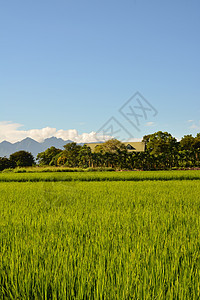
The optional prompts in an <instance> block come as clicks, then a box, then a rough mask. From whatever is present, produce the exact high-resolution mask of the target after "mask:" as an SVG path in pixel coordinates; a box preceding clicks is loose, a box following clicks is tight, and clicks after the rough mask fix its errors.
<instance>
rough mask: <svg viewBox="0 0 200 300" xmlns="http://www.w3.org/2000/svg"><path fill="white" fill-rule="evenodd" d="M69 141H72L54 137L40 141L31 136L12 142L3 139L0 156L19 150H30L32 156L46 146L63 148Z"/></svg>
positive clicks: (7, 155)
mask: <svg viewBox="0 0 200 300" xmlns="http://www.w3.org/2000/svg"><path fill="white" fill-rule="evenodd" d="M71 142H72V141H70V140H67V141H64V140H63V139H61V138H59V139H58V138H56V137H51V138H48V139H45V140H44V141H43V142H42V143H39V142H37V141H35V140H33V139H31V138H26V139H24V140H22V141H20V142H17V143H14V144H12V143H10V142H7V141H3V142H1V143H0V157H4V156H6V157H9V156H10V154H12V153H14V152H17V151H20V150H25V151H28V152H31V153H32V154H33V156H34V157H36V156H37V154H38V153H40V152H43V151H45V150H46V149H47V148H50V147H52V146H54V147H56V148H58V149H64V148H63V146H64V145H66V144H67V143H71Z"/></svg>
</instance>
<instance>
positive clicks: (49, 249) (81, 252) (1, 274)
mask: <svg viewBox="0 0 200 300" xmlns="http://www.w3.org/2000/svg"><path fill="white" fill-rule="evenodd" d="M142 173H143V172H142ZM77 174H78V173H77ZM77 174H76V175H77ZM95 174H96V173H95ZM116 174H118V176H121V175H120V174H121V173H116ZM14 175H20V176H22V175H27V174H14ZM28 175H33V174H28ZM41 175H46V174H41ZM53 176H54V175H53ZM78 176H79V174H78ZM98 176H99V174H98ZM44 178H45V177H44ZM99 178H100V177H99ZM111 178H112V177H111ZM199 207H200V181H199V180H193V181H191V180H188V181H186V180H170V181H164V180H162V181H150V180H145V181H144V180H141V181H122V180H120V181H113V182H112V181H104V182H101V181H99V182H85V181H75V180H73V181H71V182H67V181H57V182H54V181H52V182H44V181H43V182H1V183H0V299H119V300H123V299H199V298H200V209H199Z"/></svg>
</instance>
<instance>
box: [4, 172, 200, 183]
mask: <svg viewBox="0 0 200 300" xmlns="http://www.w3.org/2000/svg"><path fill="white" fill-rule="evenodd" d="M199 179H200V170H189V171H138V172H137V171H124V172H109V171H108V172H98V171H97V172H74V171H72V172H71V171H67V172H38V173H35V172H33V173H29V172H25V173H15V172H11V173H10V172H8V173H0V182H12V181H13V182H26V181H30V182H39V181H47V182H48V181H50V182H52V181H54V182H57V181H147V180H150V181H155V180H159V181H162V180H164V181H167V180H171V181H172V180H199Z"/></svg>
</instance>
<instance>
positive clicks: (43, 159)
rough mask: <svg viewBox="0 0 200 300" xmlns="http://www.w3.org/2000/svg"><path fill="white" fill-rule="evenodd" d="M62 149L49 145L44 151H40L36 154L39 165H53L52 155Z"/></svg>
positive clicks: (55, 154)
mask: <svg viewBox="0 0 200 300" xmlns="http://www.w3.org/2000/svg"><path fill="white" fill-rule="evenodd" d="M61 152H62V150H60V149H57V148H55V147H50V148H48V149H47V150H45V151H44V152H40V153H38V155H37V158H36V159H37V160H38V162H39V165H41V166H44V165H53V164H54V161H53V159H54V157H55V156H57V155H58V154H59V153H61Z"/></svg>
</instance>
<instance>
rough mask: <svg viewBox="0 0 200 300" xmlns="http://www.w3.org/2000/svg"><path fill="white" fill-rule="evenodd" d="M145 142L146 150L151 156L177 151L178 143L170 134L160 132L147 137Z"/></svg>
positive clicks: (144, 138)
mask: <svg viewBox="0 0 200 300" xmlns="http://www.w3.org/2000/svg"><path fill="white" fill-rule="evenodd" d="M142 141H143V142H145V144H146V150H147V151H148V152H149V153H150V154H156V155H158V154H161V153H172V151H177V148H178V142H177V140H176V138H174V137H173V136H172V135H171V134H170V133H168V132H162V131H158V132H155V133H153V134H149V135H145V136H144V137H143V140H142Z"/></svg>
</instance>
